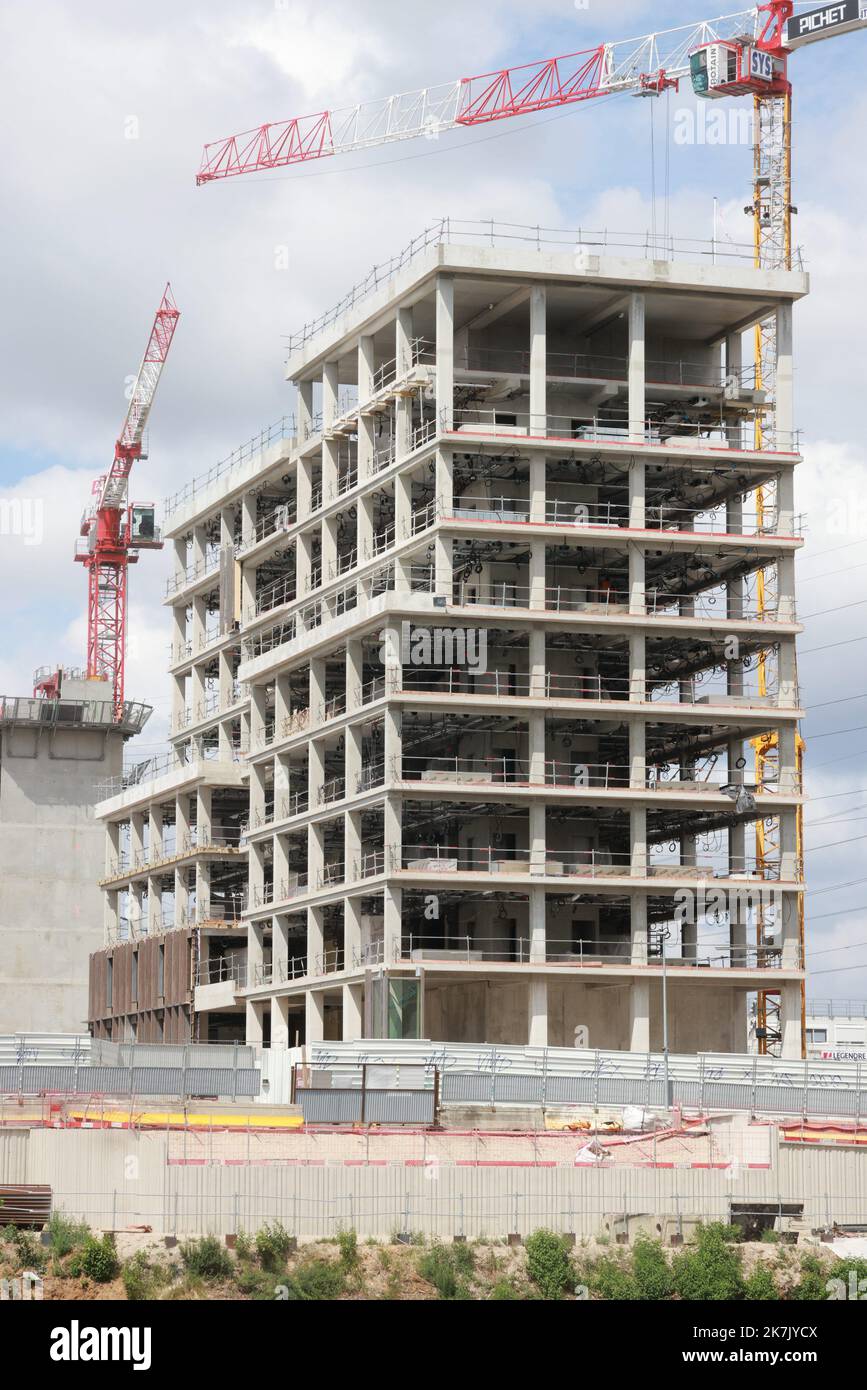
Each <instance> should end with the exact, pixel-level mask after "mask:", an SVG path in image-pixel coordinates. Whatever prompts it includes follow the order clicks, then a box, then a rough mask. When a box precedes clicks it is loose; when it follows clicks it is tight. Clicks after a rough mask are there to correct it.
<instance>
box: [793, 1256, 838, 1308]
mask: <svg viewBox="0 0 867 1390" xmlns="http://www.w3.org/2000/svg"><path fill="white" fill-rule="evenodd" d="M832 1277H835V1276H834V1273H833V1271H831V1270H829V1269H826V1267H825V1266H824V1265H823V1264H822V1261H821V1260H819V1259H817V1258H816V1256H815V1255H803V1256H802V1257H801V1278H800V1279H799V1281H798V1283H797V1284H796V1285H795V1287H794V1288H793V1289H792V1291H791V1293H790V1294H789V1297H790V1298H791V1299H794V1300H795V1301H796V1302H800V1303H821V1302H824V1301H825V1300H826V1299H827V1297H828V1280H829V1279H831V1278H832Z"/></svg>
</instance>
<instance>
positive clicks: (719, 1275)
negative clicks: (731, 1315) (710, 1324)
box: [672, 1223, 744, 1302]
mask: <svg viewBox="0 0 867 1390" xmlns="http://www.w3.org/2000/svg"><path fill="white" fill-rule="evenodd" d="M731 1240H732V1228H731V1227H729V1226H722V1225H720V1224H719V1223H713V1224H712V1225H709V1226H699V1227H698V1229H697V1231H696V1248H695V1249H689V1250H682V1251H681V1252H680V1253H679V1254H678V1255H677V1256H676V1258H675V1261H674V1267H673V1270H672V1273H673V1276H674V1287H675V1289H676V1291H677V1293H678V1294H679V1295H680V1297H681V1298H683V1299H690V1300H694V1299H698V1300H702V1301H708V1300H709V1301H712V1302H724V1301H725V1302H728V1301H731V1300H732V1299H735V1298H743V1293H744V1279H743V1271H742V1269H741V1257H740V1253H739V1252H738V1251H737V1250H732V1248H731Z"/></svg>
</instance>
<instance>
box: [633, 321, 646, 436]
mask: <svg viewBox="0 0 867 1390" xmlns="http://www.w3.org/2000/svg"><path fill="white" fill-rule="evenodd" d="M645 318H646V309H645V298H644V295H643V294H631V295H630V296H629V437H630V439H631V440H634V441H635V442H641V443H643V442H644V433H645V426H644V420H645V415H646V409H645Z"/></svg>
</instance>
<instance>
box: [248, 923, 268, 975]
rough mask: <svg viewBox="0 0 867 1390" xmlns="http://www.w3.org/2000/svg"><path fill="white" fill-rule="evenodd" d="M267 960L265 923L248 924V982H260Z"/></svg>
mask: <svg viewBox="0 0 867 1390" xmlns="http://www.w3.org/2000/svg"><path fill="white" fill-rule="evenodd" d="M264 960H265V925H264V923H263V922H248V924H247V984H248V985H256V984H259V983H260V972H261V969H262V965H263V964H264Z"/></svg>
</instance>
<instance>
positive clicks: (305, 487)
mask: <svg viewBox="0 0 867 1390" xmlns="http://www.w3.org/2000/svg"><path fill="white" fill-rule="evenodd" d="M295 497H296V516H297V518H298V520H299V521H300V522H301V523H303V522H305V521H307V519H308V518H309V516H310V513H311V511H312V510H313V460H312V458H300V459H299V460H298V472H297V475H296V479H295ZM298 592H299V594H300V593H301V585H300V583H299V584H298Z"/></svg>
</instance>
